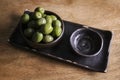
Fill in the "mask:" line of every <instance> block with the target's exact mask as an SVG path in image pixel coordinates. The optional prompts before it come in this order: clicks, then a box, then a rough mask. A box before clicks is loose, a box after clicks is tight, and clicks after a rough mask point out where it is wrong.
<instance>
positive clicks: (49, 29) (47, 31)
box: [42, 23, 53, 34]
mask: <svg viewBox="0 0 120 80" xmlns="http://www.w3.org/2000/svg"><path fill="white" fill-rule="evenodd" d="M52 31H53V27H52V25H51V24H50V23H47V24H45V25H44V26H42V32H43V33H44V34H50V33H51V32H52Z"/></svg>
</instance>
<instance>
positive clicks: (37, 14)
mask: <svg viewBox="0 0 120 80" xmlns="http://www.w3.org/2000/svg"><path fill="white" fill-rule="evenodd" d="M40 18H42V14H41V13H40V12H38V11H35V12H34V13H33V19H40Z"/></svg>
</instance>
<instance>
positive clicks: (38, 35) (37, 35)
mask: <svg viewBox="0 0 120 80" xmlns="http://www.w3.org/2000/svg"><path fill="white" fill-rule="evenodd" d="M42 39H43V34H42V33H40V32H35V33H34V34H33V36H32V41H33V42H36V43H39V42H41V41H42Z"/></svg>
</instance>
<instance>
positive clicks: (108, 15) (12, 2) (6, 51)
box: [0, 0, 120, 80]
mask: <svg viewBox="0 0 120 80" xmlns="http://www.w3.org/2000/svg"><path fill="white" fill-rule="evenodd" d="M37 6H41V7H43V8H45V9H47V10H50V11H54V12H56V13H57V14H59V15H60V16H61V17H62V18H63V19H64V20H68V21H72V22H76V23H80V24H85V25H89V26H92V27H95V28H99V29H104V30H111V31H112V32H113V39H112V44H111V47H110V57H109V65H108V72H107V73H99V72H92V71H89V70H86V69H83V68H79V67H76V66H72V65H69V64H65V63H62V62H59V61H55V60H53V59H49V58H46V57H44V56H41V55H40V56H38V55H36V54H34V53H30V52H27V51H24V50H20V49H18V48H14V47H12V46H11V45H10V44H8V42H7V39H8V37H9V36H10V34H11V33H12V31H13V29H14V28H15V27H16V25H17V23H18V21H19V18H20V16H21V15H22V13H23V11H24V10H25V9H30V10H32V11H33V9H34V8H35V7H37ZM0 80H120V0H0Z"/></svg>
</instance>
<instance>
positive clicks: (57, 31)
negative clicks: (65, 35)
mask: <svg viewBox="0 0 120 80" xmlns="http://www.w3.org/2000/svg"><path fill="white" fill-rule="evenodd" d="M61 33H62V28H61V27H58V26H55V27H54V29H53V32H52V35H53V36H54V37H59V36H60V35H61Z"/></svg>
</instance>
